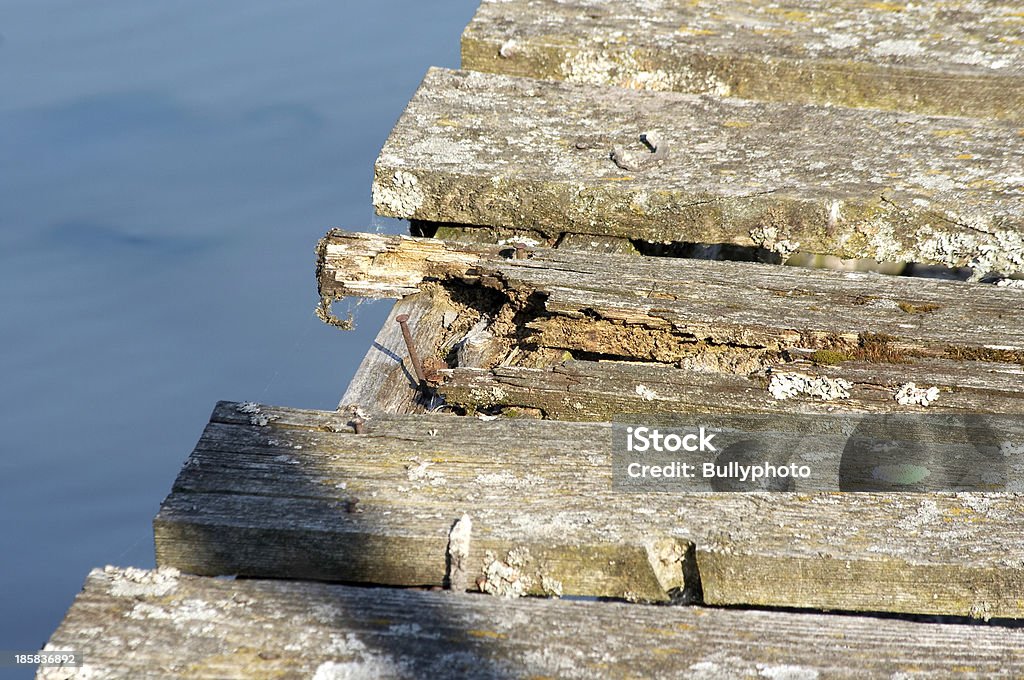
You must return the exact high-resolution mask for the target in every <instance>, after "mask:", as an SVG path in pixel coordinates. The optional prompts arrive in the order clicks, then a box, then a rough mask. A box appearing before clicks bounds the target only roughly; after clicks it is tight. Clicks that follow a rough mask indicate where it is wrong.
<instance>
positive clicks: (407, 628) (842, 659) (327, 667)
mask: <svg viewBox="0 0 1024 680" xmlns="http://www.w3.org/2000/svg"><path fill="white" fill-rule="evenodd" d="M1022 635H1024V634H1022V633H1021V631H1019V630H1014V629H1008V628H998V627H987V626H967V625H943V626H937V625H930V624H923V623H910V622H906V621H887V620H879V619H873V618H865V617H857V616H826V615H814V614H791V613H782V612H757V611H730V610H721V609H704V608H695V607H672V608H665V607H638V606H632V605H626V604H620V603H606V602H565V601H559V600H526V601H524V600H518V601H516V600H504V601H496V600H493V599H490V598H486V599H485V598H482V597H471V596H463V597H453V596H451V595H446V594H444V593H436V592H423V591H417V590H398V589H375V588H353V587H350V586H339V585H327V584H319V583H288V582H281V581H258V580H239V581H221V580H216V579H206V578H197V577H192V576H185V575H181V574H179V573H177V572H175V571H174V570H158V571H142V570H139V569H119V568H115V567H107V568H106V569H104V570H99V569H96V570H94V571H93V572H92V573H91V574H89V577H88V579H87V580H86V582H85V588H84V589H83V591H82V593H81V594H79V595H78V597H77V598H75V602H74V604H73V605H72V607H71V609H70V611H69V612H68V614H67V617H66V618H65V619H64V622H63V623H62V624H61V626H60V628H59V629H58V630H57V632H56V633H54V635H53V637H52V638H51V639H50V642H49V645H48V649H55V650H66V649H74V650H82V651H83V653H84V656H85V659H86V660H87V664H86V666H85V668H83V669H82V670H81V672H80V677H83V678H84V677H91V678H92V677H104V678H133V679H135V678H153V677H161V678H163V677H176V678H190V679H199V678H209V679H211V680H230V679H233V678H239V679H241V678H256V677H260V678H270V677H304V678H316V679H317V680H326V679H327V678H339V679H340V678H380V677H397V678H435V677H445V678H462V677H466V678H495V679H497V678H527V677H531V678H542V677H559V678H587V679H590V678H595V677H608V678H625V677H700V678H707V679H713V678H735V677H741V676H742V677H746V676H750V677H770V678H781V677H785V678H817V677H819V675H821V676H827V677H865V676H871V677H876V676H877V677H881V676H884V677H900V676H901V674H902V673H913V674H914V675H915V676H920V677H946V676H949V675H953V674H963V673H967V674H972V675H978V676H984V677H1017V676H1019V675H1021V674H1022V673H1024V652H1022V651H1021V650H1022V648H1024V643H1022ZM38 677H40V678H43V679H54V678H74V677H76V676H75V675H74V673H73V672H72V671H71V670H56V669H44V671H43V672H40V674H39V676H38Z"/></svg>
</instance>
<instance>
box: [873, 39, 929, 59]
mask: <svg viewBox="0 0 1024 680" xmlns="http://www.w3.org/2000/svg"><path fill="white" fill-rule="evenodd" d="M923 52H924V48H923V47H921V41H919V40H882V41H879V42H878V43H876V44H875V45H874V46H873V47H872V48H871V53H872V54H874V55H875V56H876V57H913V56H917V55H919V54H922V53H923Z"/></svg>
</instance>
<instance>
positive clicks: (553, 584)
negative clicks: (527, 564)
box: [540, 574, 562, 597]
mask: <svg viewBox="0 0 1024 680" xmlns="http://www.w3.org/2000/svg"><path fill="white" fill-rule="evenodd" d="M540 587H541V589H542V590H543V591H544V594H545V595H549V596H551V597H561V596H562V582H561V581H559V580H558V579H556V578H551V577H550V576H548V575H546V574H541V577H540Z"/></svg>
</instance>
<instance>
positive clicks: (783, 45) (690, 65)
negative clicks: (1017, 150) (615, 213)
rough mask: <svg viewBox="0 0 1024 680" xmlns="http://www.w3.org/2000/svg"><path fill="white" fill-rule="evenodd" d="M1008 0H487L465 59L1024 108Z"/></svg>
mask: <svg viewBox="0 0 1024 680" xmlns="http://www.w3.org/2000/svg"><path fill="white" fill-rule="evenodd" d="M1022 44H1024V17H1022V15H1021V9H1020V5H1019V4H1018V3H1015V2H975V3H969V2H961V3H956V4H955V5H936V4H935V3H930V2H922V3H906V2H862V1H860V0H840V1H839V2H835V1H833V2H828V3H822V2H816V1H814V0H786V1H785V2H775V3H771V4H766V3H760V2H755V1H753V0H711V1H710V2H709V1H706V0H705V1H702V2H678V1H677V0H653V1H648V2H644V3H643V5H640V6H638V5H637V3H635V2H631V1H630V0H611V1H606V2H601V3H592V2H581V1H575V2H565V1H564V0H557V1H556V0H540V1H538V0H500V1H499V0H484V2H483V3H482V4H481V6H480V9H479V10H478V11H477V14H476V16H475V17H474V18H473V21H472V22H471V23H470V25H469V26H468V27H467V28H466V31H465V32H464V33H463V35H462V66H463V68H467V69H473V70H479V71H490V72H494V73H505V74H509V75H517V76H529V77H533V78H553V79H565V80H569V81H572V82H578V83H588V84H592V85H616V86H625V87H632V88H641V89H652V90H677V91H682V92H693V93H698V94H700V93H706V94H713V95H722V96H733V97H743V98H747V99H766V100H770V101H786V102H805V103H831V104H838V105H843V106H866V107H871V108H888V109H896V110H904V111H917V112H921V113H937V114H944V115H969V116H985V117H988V116H992V117H996V118H1005V119H1008V120H1013V121H1017V122H1020V121H1022V120H1024V105H1022V102H1024V76H1022V73H1024V57H1022V56H1021V55H1022V50H1021V45H1022Z"/></svg>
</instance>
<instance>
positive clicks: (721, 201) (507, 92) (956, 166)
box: [373, 69, 1024, 274]
mask: <svg viewBox="0 0 1024 680" xmlns="http://www.w3.org/2000/svg"><path fill="white" fill-rule="evenodd" d="M642 134H649V137H648V142H650V141H651V140H652V139H653V140H656V143H655V146H656V147H657V148H659V149H665V148H667V149H668V155H667V157H664V158H662V157H660V156H659V155H658V154H656V153H651V151H650V148H649V146H646V145H645V144H643V143H641V137H640V136H641V135H642ZM659 145H660V146H659ZM616 148H619V153H618V155H617V156H616V158H617V159H618V160H616V161H613V160H612V158H611V157H610V156H612V155H614V154H613V153H612V152H613V149H616ZM659 153H660V152H659ZM656 157H657V158H658V159H659V160H657V161H656V162H648V161H649V160H650V159H654V158H656ZM1022 159H1024V136H1022V135H1021V132H1020V130H1018V129H1017V127H1015V126H1013V125H1008V124H1005V123H999V122H993V121H985V120H979V119H967V118H952V117H932V118H929V117H923V116H915V115H910V114H902V113H892V112H884V111H872V110H863V109H839V108H834V107H817V106H807V105H798V104H792V105H787V104H771V103H756V102H751V101H747V100H738V99H717V98H711V97H702V96H696V95H688V94H679V93H674V92H640V91H632V90H622V89H615V88H603V87H598V86H592V85H577V84H568V83H556V82H548V81H538V80H530V79H523V78H512V77H506V76H498V75H490V74H483V73H479V72H466V71H447V70H443V69H431V70H430V71H429V72H428V73H427V76H426V78H425V80H424V82H423V84H422V85H421V87H420V89H419V90H418V92H417V93H416V95H415V96H414V97H413V99H412V101H411V102H410V104H409V106H408V108H407V109H406V111H405V113H404V114H403V116H402V118H401V120H400V121H399V122H398V124H397V126H396V127H395V129H394V130H393V131H392V133H391V136H390V137H389V138H388V141H387V143H386V144H385V146H384V149H383V150H382V151H381V154H380V156H379V157H378V159H377V163H376V169H375V178H374V185H373V200H374V205H375V207H376V209H377V211H378V212H379V213H380V214H382V215H387V216H391V217H400V218H410V219H416V220H425V221H434V222H451V223H460V224H471V225H488V226H493V227H502V228H519V229H534V230H539V231H542V232H545V233H546V234H547V235H548V236H549V237H551V238H554V237H557V236H558V235H559V234H562V233H565V232H571V233H580V234H593V235H603V236H617V237H623V238H627V239H643V240H647V241H654V242H698V243H712V244H713V243H731V244H737V245H741V246H756V247H764V248H767V249H769V250H771V251H773V252H775V253H777V254H779V255H780V256H782V257H785V256H787V255H789V254H790V253H792V252H793V251H795V250H798V251H803V252H812V253H820V254H828V255H836V256H840V257H844V258H872V259H876V260H880V261H897V262H922V263H928V264H937V265H944V266H949V267H959V266H970V267H973V268H974V269H975V271H976V273H978V274H984V273H986V272H989V271H999V272H1002V273H1004V274H1009V273H1012V272H1019V271H1022V270H1024V200H1022V197H1024V176H1022V175H1021V163H1022ZM623 167H625V168H631V169H623Z"/></svg>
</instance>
